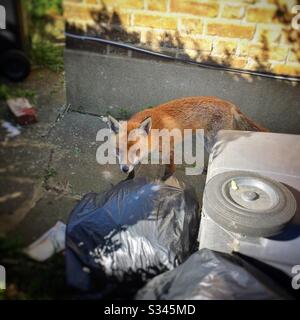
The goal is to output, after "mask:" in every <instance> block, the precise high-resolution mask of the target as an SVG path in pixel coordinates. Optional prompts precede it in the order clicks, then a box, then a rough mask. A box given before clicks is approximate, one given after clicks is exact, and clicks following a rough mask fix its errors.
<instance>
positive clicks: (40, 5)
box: [25, 0, 64, 72]
mask: <svg viewBox="0 0 300 320" xmlns="http://www.w3.org/2000/svg"><path fill="white" fill-rule="evenodd" d="M62 2H63V0H25V4H26V9H27V12H28V18H29V22H30V23H29V31H30V32H29V34H30V39H29V40H30V41H29V42H30V45H29V47H30V48H29V53H30V57H31V60H32V63H33V64H34V65H36V66H39V67H46V68H49V69H50V70H53V71H55V72H60V71H62V70H63V69H64V64H63V47H62V46H60V45H58V44H55V42H57V38H58V37H62V36H63V28H61V27H58V26H57V24H56V21H57V20H56V19H57V17H59V16H60V17H61V18H62V13H63V8H62Z"/></svg>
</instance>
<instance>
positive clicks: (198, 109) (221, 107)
mask: <svg viewBox="0 0 300 320" xmlns="http://www.w3.org/2000/svg"><path fill="white" fill-rule="evenodd" d="M147 118H151V129H150V130H149V134H148V136H149V139H150V137H151V130H152V129H168V130H172V129H174V128H178V129H180V130H182V131H183V130H184V129H193V130H195V129H204V132H205V136H206V141H207V143H208V144H210V140H212V139H213V137H214V136H215V134H216V133H217V132H218V131H219V130H222V129H227V130H246V131H268V130H267V129H266V128H264V127H262V126H260V125H259V124H257V123H255V122H253V121H252V120H251V119H249V118H248V117H247V116H246V115H244V114H243V113H242V112H241V111H240V109H239V108H238V107H236V106H235V105H234V104H233V103H231V102H229V101H225V100H222V99H219V98H216V97H210V96H207V97H206V96H203V97H185V98H180V99H176V100H172V101H169V102H166V103H163V104H160V105H158V106H156V107H153V108H149V109H146V110H143V111H141V112H138V113H136V114H134V115H133V116H132V117H131V118H130V119H129V120H128V122H127V133H130V132H131V130H133V129H137V128H139V127H140V126H141V123H143V121H144V120H145V119H147ZM132 143H133V142H130V141H128V146H127V147H128V149H129V148H130V146H131V145H132ZM174 171H175V164H174V161H173V159H172V154H171V158H170V164H169V165H167V168H166V174H168V175H170V174H172V173H173V172H174Z"/></svg>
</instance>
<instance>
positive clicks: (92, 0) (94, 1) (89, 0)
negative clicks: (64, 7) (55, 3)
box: [68, 0, 99, 4]
mask: <svg viewBox="0 0 300 320" xmlns="http://www.w3.org/2000/svg"><path fill="white" fill-rule="evenodd" d="M68 1H70V0H68ZM75 1H77V0H75ZM80 1H81V0H80ZM81 2H83V1H81ZM85 3H87V4H99V1H98V0H85Z"/></svg>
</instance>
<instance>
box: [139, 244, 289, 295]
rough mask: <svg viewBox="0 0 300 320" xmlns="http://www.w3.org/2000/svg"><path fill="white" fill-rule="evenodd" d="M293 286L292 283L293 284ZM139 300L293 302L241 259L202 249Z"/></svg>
mask: <svg viewBox="0 0 300 320" xmlns="http://www.w3.org/2000/svg"><path fill="white" fill-rule="evenodd" d="M289 284H290V283H289ZM135 298H136V299H137V300H220V299H221V300H244V299H247V300H249V299H254V300H265V299H267V300H269V299H272V300H273V299H292V298H293V297H292V296H291V295H290V294H289V292H287V290H286V289H285V288H284V287H282V286H281V285H279V284H278V283H277V282H276V283H275V282H274V281H273V280H272V279H271V278H270V277H268V276H267V275H266V274H264V273H262V272H261V271H260V270H259V269H257V268H255V267H254V266H253V265H250V264H249V263H248V262H246V261H245V260H243V259H242V258H241V257H238V256H232V255H229V254H225V253H219V252H215V251H211V250H209V249H201V250H200V251H197V252H195V253H194V254H193V255H191V256H190V257H189V258H188V259H187V260H186V261H185V262H184V263H183V264H181V265H180V266H179V267H177V268H176V269H173V270H171V271H168V272H165V273H163V274H161V275H158V276H157V277H155V278H154V279H152V280H151V281H149V282H148V283H147V284H146V285H145V287H144V288H142V289H140V290H139V291H138V293H137V295H136V297H135Z"/></svg>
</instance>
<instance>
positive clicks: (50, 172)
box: [43, 167, 57, 188]
mask: <svg viewBox="0 0 300 320" xmlns="http://www.w3.org/2000/svg"><path fill="white" fill-rule="evenodd" d="M44 172H45V174H44V176H43V185H44V187H45V188H47V186H48V182H49V179H50V178H52V177H55V176H56V175H57V171H56V170H55V169H54V168H52V167H48V168H47V169H45V171H44Z"/></svg>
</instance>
